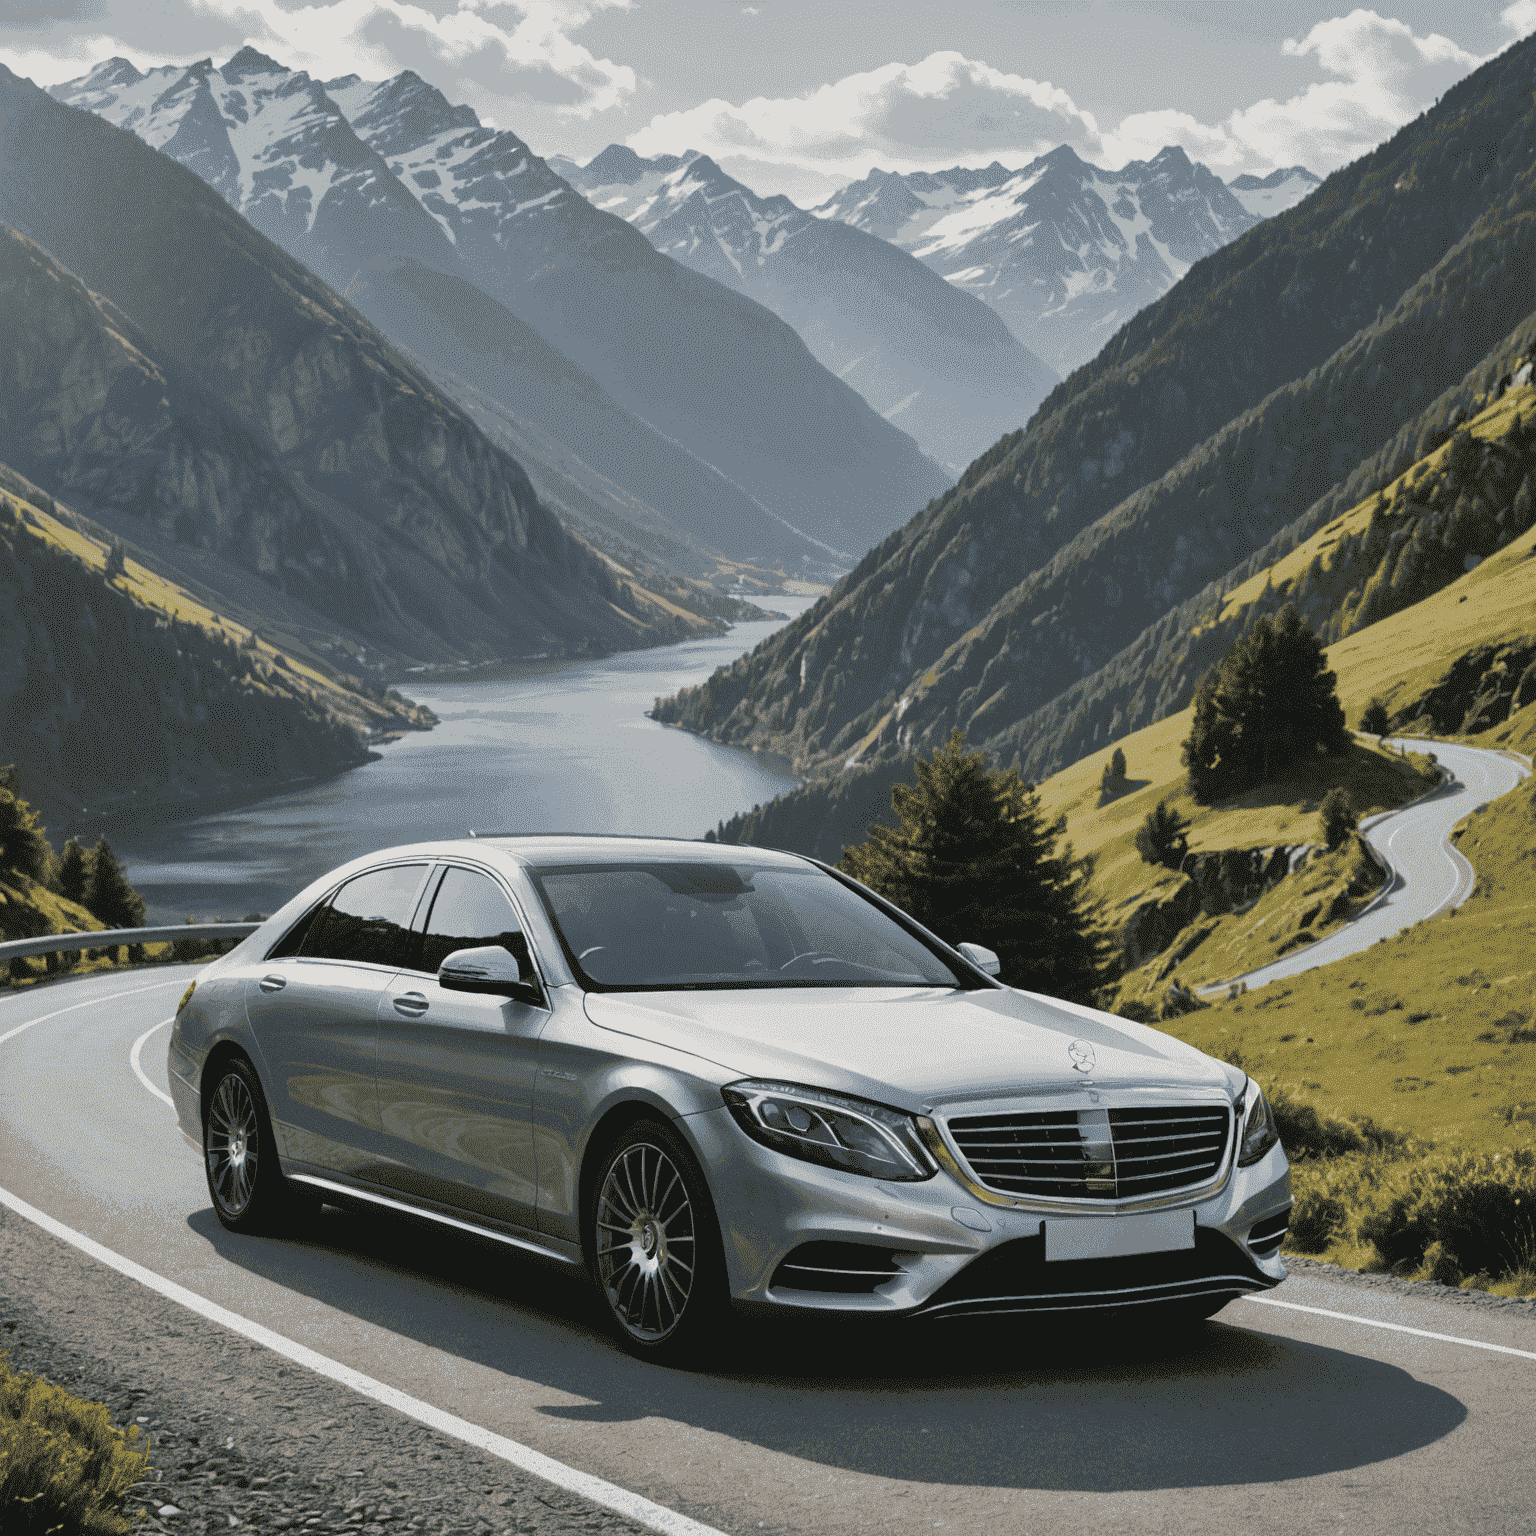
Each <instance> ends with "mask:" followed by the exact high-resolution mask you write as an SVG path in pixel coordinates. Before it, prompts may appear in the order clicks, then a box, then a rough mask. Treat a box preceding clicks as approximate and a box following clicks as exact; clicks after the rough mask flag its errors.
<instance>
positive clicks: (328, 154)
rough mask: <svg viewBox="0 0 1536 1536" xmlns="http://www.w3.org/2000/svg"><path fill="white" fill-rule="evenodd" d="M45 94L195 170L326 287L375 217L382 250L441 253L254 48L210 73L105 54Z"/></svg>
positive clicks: (340, 277) (312, 90)
mask: <svg viewBox="0 0 1536 1536" xmlns="http://www.w3.org/2000/svg"><path fill="white" fill-rule="evenodd" d="M52 94H53V95H54V96H55V97H57V98H58V99H59V100H60V101H63V102H66V103H68V104H69V105H70V106H75V107H82V108H84V109H85V110H87V111H90V112H94V113H96V114H97V115H98V116H100V117H104V118H106V119H107V121H108V122H111V123H115V124H116V125H117V126H118V127H120V128H126V129H128V130H129V131H130V132H132V133H134V134H136V135H137V136H138V137H139V138H141V139H143V140H144V141H145V142H146V143H148V144H150V145H152V146H153V147H154V148H156V149H158V150H160V151H162V152H163V153H164V154H167V155H169V156H170V157H171V158H172V159H173V160H179V161H180V162H181V163H182V164H183V165H186V166H187V167H188V168H189V169H191V170H193V171H195V172H197V174H198V175H199V176H201V177H202V178H203V180H204V181H206V182H208V183H209V185H210V186H212V187H213V188H214V189H215V190H216V191H217V192H219V194H220V195H221V196H222V197H223V198H224V199H225V200H226V201H227V202H229V203H230V204H232V205H233V206H234V207H235V208H237V209H238V210H239V211H240V212H241V213H243V214H244V215H245V217H246V218H248V219H249V220H250V221H251V223H252V224H254V225H255V226H256V227H257V228H258V229H260V230H262V232H263V233H264V234H267V235H269V236H271V237H272V238H273V239H275V240H277V241H278V243H279V244H283V245H286V246H288V247H289V248H291V249H294V250H295V251H296V253H302V255H303V259H305V260H306V261H308V262H309V263H310V265H311V266H313V267H314V268H315V269H316V270H317V271H319V272H320V273H321V275H322V276H324V277H327V278H329V279H330V280H332V281H339V282H340V283H342V284H344V283H345V281H346V280H347V278H348V277H350V275H351V273H352V271H353V270H355V268H356V266H357V264H358V260H359V259H361V258H362V256H364V255H366V254H371V252H372V250H374V249H377V245H378V236H379V220H380V218H381V217H385V218H387V219H392V221H393V227H392V228H391V231H390V243H391V248H394V249H399V250H403V251H406V252H409V253H410V254H414V255H417V256H420V257H422V258H423V259H426V260H431V261H436V260H440V259H441V258H442V251H441V247H440V240H441V237H440V236H438V235H437V234H435V233H434V232H433V231H432V230H431V228H430V226H429V225H428V224H427V223H426V221H425V220H424V219H423V217H422V215H421V212H420V210H419V209H417V208H416V207H415V205H414V203H413V202H412V200H411V199H410V198H409V197H407V196H406V195H405V194H404V189H402V188H399V187H397V186H395V185H393V178H392V177H391V176H389V174H388V173H387V171H386V169H385V167H384V164H383V162H382V160H380V158H379V157H378V155H377V154H375V153H374V152H373V151H372V150H370V149H369V148H368V146H367V145H366V144H364V143H363V142H362V140H361V139H359V138H358V136H357V135H356V134H355V133H354V132H353V131H352V128H351V126H350V124H349V123H348V122H347V119H346V117H345V116H344V115H343V113H342V111H341V109H340V108H339V107H338V106H337V105H336V103H335V102H334V101H333V100H332V99H331V98H330V96H328V95H327V93H326V91H325V88H324V87H323V86H322V85H320V84H319V82H318V81H315V80H313V79H311V78H310V76H309V75H307V74H306V73H304V72H303V71H302V70H290V69H285V68H284V67H283V66H282V65H281V64H279V63H278V62H277V61H276V60H274V59H271V58H268V57H267V55H266V54H264V53H259V52H258V51H257V50H256V49H254V48H242V49H241V50H240V51H239V52H238V53H236V54H235V55H234V56H233V57H232V58H231V59H230V60H229V61H228V62H227V63H225V64H224V65H222V66H221V67H215V66H214V63H213V61H212V60H211V59H202V60H200V61H199V62H198V63H196V64H193V65H191V66H190V67H189V68H186V69H183V68H181V67H179V66H176V65H167V66H165V67H162V68H159V69H151V70H148V71H146V72H143V73H141V72H140V71H139V70H137V69H135V68H134V67H133V65H132V64H130V63H129V62H128V61H127V60H126V59H108V60H106V61H105V62H104V63H102V64H98V65H97V66H96V68H95V69H93V70H92V71H91V72H90V73H89V74H88V75H86V76H84V77H83V78H81V79H79V80H72V81H69V82H67V83H66V84H63V85H57V86H55V87H53V91H52Z"/></svg>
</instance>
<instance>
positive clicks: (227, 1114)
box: [204, 1072, 261, 1217]
mask: <svg viewBox="0 0 1536 1536" xmlns="http://www.w3.org/2000/svg"><path fill="white" fill-rule="evenodd" d="M204 1143H205V1146H206V1148H207V1156H208V1185H209V1188H210V1189H211V1190H212V1191H213V1197H214V1199H215V1200H217V1201H218V1202H219V1205H220V1207H221V1208H222V1209H223V1210H224V1212H225V1213H226V1214H227V1215H229V1216H232V1217H238V1216H240V1215H242V1214H244V1212H245V1209H246V1207H247V1206H249V1205H250V1203H251V1196H252V1195H253V1194H254V1193H255V1190H256V1175H257V1169H258V1167H259V1165H260V1160H261V1124H260V1121H259V1120H258V1118H257V1114H256V1101H255V1099H254V1098H253V1097H252V1096H251V1090H250V1087H249V1085H248V1084H247V1083H246V1081H245V1079H244V1078H243V1077H241V1076H240V1074H239V1073H237V1072H226V1073H225V1074H224V1076H223V1077H222V1078H221V1079H220V1080H219V1086H218V1087H217V1088H216V1089H215V1090H214V1095H213V1103H212V1104H211V1105H210V1106H209V1109H208V1129H207V1131H206V1132H205V1133H204Z"/></svg>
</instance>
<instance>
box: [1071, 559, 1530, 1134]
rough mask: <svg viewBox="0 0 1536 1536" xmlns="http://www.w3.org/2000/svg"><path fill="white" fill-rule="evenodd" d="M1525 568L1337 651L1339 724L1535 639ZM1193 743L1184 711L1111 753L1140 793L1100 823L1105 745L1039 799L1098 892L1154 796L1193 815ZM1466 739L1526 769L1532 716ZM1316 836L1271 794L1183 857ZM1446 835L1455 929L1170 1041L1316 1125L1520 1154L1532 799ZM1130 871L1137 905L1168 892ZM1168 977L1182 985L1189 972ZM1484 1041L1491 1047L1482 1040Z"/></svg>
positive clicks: (1420, 609)
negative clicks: (1304, 1103) (1460, 866)
mask: <svg viewBox="0 0 1536 1536" xmlns="http://www.w3.org/2000/svg"><path fill="white" fill-rule="evenodd" d="M1306 558H1307V559H1308V560H1310V558H1311V555H1310V554H1308V555H1307V557H1306ZM1533 558H1536V529H1533V530H1532V531H1530V532H1528V533H1526V534H1524V535H1523V536H1521V537H1520V538H1519V539H1516V540H1514V541H1513V542H1512V543H1511V544H1509V545H1508V546H1507V547H1506V548H1505V549H1503V550H1501V551H1500V552H1499V553H1498V554H1497V555H1494V556H1492V557H1490V558H1489V559H1487V560H1485V561H1484V562H1483V563H1482V564H1481V565H1480V566H1478V567H1477V568H1476V569H1475V570H1473V571H1471V572H1469V573H1468V574H1467V575H1465V576H1463V577H1461V578H1460V579H1459V580H1457V581H1456V582H1454V583H1452V585H1450V586H1449V587H1447V588H1445V589H1444V590H1442V591H1440V592H1438V593H1436V594H1435V595H1434V596H1433V597H1430V598H1427V599H1426V600H1425V601H1423V602H1421V603H1419V604H1416V605H1415V606H1414V607H1413V608H1410V609H1407V610H1405V611H1404V612H1402V613H1399V614H1395V615H1393V616H1392V617H1391V618H1388V619H1384V620H1382V621H1381V622H1380V623H1378V624H1374V625H1372V626H1371V627H1370V628H1368V629H1364V630H1361V631H1359V632H1358V633H1356V634H1354V635H1350V636H1348V637H1347V638H1346V639H1344V640H1342V641H1340V642H1338V644H1336V645H1334V646H1332V647H1331V648H1330V649H1329V652H1328V657H1329V662H1330V664H1331V665H1332V666H1333V667H1334V669H1335V670H1336V671H1337V673H1338V676H1339V694H1340V698H1341V699H1342V701H1343V703H1344V706H1345V709H1346V712H1347V713H1348V715H1349V716H1350V717H1351V718H1357V717H1358V715H1359V712H1360V710H1361V708H1363V706H1364V705H1365V703H1366V702H1367V701H1368V700H1369V699H1370V698H1372V697H1373V696H1377V695H1379V696H1382V697H1384V698H1386V699H1388V700H1389V701H1391V700H1393V699H1397V700H1399V701H1403V700H1407V699H1409V698H1412V697H1414V696H1415V695H1416V694H1417V693H1419V692H1420V691H1421V690H1422V689H1423V688H1425V687H1427V686H1428V685H1429V684H1430V683H1432V682H1434V681H1435V680H1436V679H1437V678H1438V677H1439V676H1441V675H1442V674H1443V673H1444V672H1445V670H1446V669H1447V668H1448V667H1449V665H1450V664H1451V662H1452V661H1454V660H1455V658H1456V657H1457V656H1459V655H1461V654H1462V653H1463V652H1464V651H1466V650H1468V649H1470V648H1471V647H1473V646H1474V645H1478V644H1483V643H1488V642H1494V641H1499V640H1505V639H1513V638H1516V637H1518V636H1522V635H1529V634H1532V633H1536V601H1533V589H1532V584H1531V578H1532V575H1533V573H1536V566H1533V565H1532V563H1531V562H1532V560H1533ZM1303 568H1304V567H1303ZM1188 728H1189V716H1188V712H1187V711H1186V712H1184V713H1183V714H1181V715H1178V716H1173V717H1170V718H1169V719H1167V720H1163V721H1160V722H1159V723H1158V724H1157V725H1154V726H1151V727H1149V728H1148V729H1146V730H1144V731H1139V732H1137V733H1135V734H1134V735H1132V736H1128V737H1126V738H1125V739H1124V740H1123V741H1121V742H1119V743H1118V745H1119V746H1120V747H1121V748H1123V750H1124V751H1125V754H1126V758H1127V760H1128V765H1129V774H1130V778H1131V780H1132V782H1133V783H1134V782H1135V781H1137V780H1142V779H1145V780H1148V781H1149V782H1147V783H1146V784H1144V785H1142V786H1141V787H1139V788H1137V789H1136V790H1135V791H1134V792H1133V793H1132V794H1129V795H1127V796H1125V797H1124V798H1122V799H1121V800H1118V801H1115V802H1114V803H1112V804H1111V805H1109V806H1106V807H1103V808H1102V809H1101V808H1099V807H1098V806H1097V799H1098V783H1099V777H1100V775H1101V773H1102V772H1103V768H1104V764H1105V762H1106V761H1107V760H1108V757H1109V754H1110V752H1111V751H1112V750H1113V749H1112V747H1106V748H1105V749H1104V750H1103V751H1102V752H1099V753H1096V754H1095V755H1094V756H1093V757H1091V758H1089V759H1086V760H1085V761H1083V762H1080V763H1077V764H1075V765H1074V766H1073V767H1072V768H1070V769H1068V770H1066V771H1065V772H1063V773H1061V774H1058V775H1056V776H1055V777H1054V778H1052V779H1049V780H1047V781H1046V783H1045V784H1043V785H1042V786H1041V798H1042V801H1043V803H1044V805H1045V807H1046V809H1047V810H1048V811H1049V812H1050V813H1051V814H1053V815H1054V814H1065V815H1066V816H1067V818H1068V835H1069V836H1070V837H1071V838H1072V839H1073V841H1074V843H1075V844H1076V846H1077V848H1078V850H1079V851H1080V852H1095V853H1097V854H1098V855H1099V857H1100V865H1099V872H1098V874H1097V876H1096V883H1098V882H1101V881H1102V882H1103V885H1104V888H1105V889H1106V892H1107V893H1113V892H1115V891H1117V890H1120V889H1122V888H1124V887H1129V886H1132V885H1133V883H1134V881H1135V879H1136V878H1137V868H1136V866H1135V865H1134V864H1132V863H1131V861H1133V860H1135V854H1134V852H1129V853H1128V852H1127V849H1128V846H1129V838H1130V837H1131V836H1132V835H1134V831H1135V828H1136V825H1137V824H1138V822H1139V821H1140V819H1141V817H1142V816H1144V815H1145V813H1146V811H1147V810H1148V809H1150V808H1151V806H1152V805H1154V804H1156V802H1157V800H1158V799H1159V798H1169V799H1172V800H1173V801H1174V803H1175V804H1178V805H1180V806H1181V807H1189V806H1190V802H1189V801H1188V798H1187V793H1186V791H1185V787H1184V784H1183V774H1182V770H1181V768H1180V766H1179V761H1178V748H1179V743H1180V741H1181V740H1182V739H1183V736H1184V735H1185V734H1186V733H1187V731H1188ZM1468 740H1469V741H1471V742H1472V744H1474V745H1478V746H1484V747H1499V748H1503V749H1505V750H1514V751H1518V752H1523V753H1525V754H1527V755H1530V754H1531V753H1532V752H1533V751H1536V710H1531V709H1527V710H1523V711H1519V712H1517V713H1516V714H1515V715H1513V716H1512V717H1511V719H1510V720H1509V721H1508V722H1507V723H1506V724H1505V725H1503V726H1501V727H1500V728H1499V729H1498V730H1497V731H1494V732H1489V733H1488V734H1487V735H1484V736H1477V737H1470V738H1468ZM1308 798H1309V799H1310V798H1311V797H1310V796H1309V797H1308ZM1266 817H1267V818H1269V819H1268V820H1267V821H1265V820H1264V819H1263V818H1266ZM1315 825H1316V822H1315V818H1314V817H1313V816H1312V815H1310V814H1309V813H1307V812H1305V811H1304V810H1303V809H1302V805H1301V803H1298V802H1294V801H1287V800H1286V799H1285V797H1284V794H1283V793H1276V794H1274V795H1270V796H1266V803H1265V804H1264V805H1262V806H1244V807H1242V808H1241V809H1239V810H1237V811H1236V812H1235V813H1233V812H1231V811H1229V809H1228V808H1227V807H1224V806H1216V807H1211V808H1209V809H1207V810H1204V811H1202V812H1201V813H1200V815H1199V818H1198V820H1197V822H1196V826H1195V829H1194V835H1193V836H1192V838H1191V844H1192V846H1196V847H1211V846H1224V847H1242V846H1248V845H1250V844H1251V843H1253V842H1254V841H1256V840H1260V839H1256V838H1255V833H1259V832H1262V831H1264V830H1265V829H1266V828H1267V829H1268V831H1269V832H1271V833H1272V834H1280V839H1279V840H1302V839H1303V838H1306V837H1307V836H1309V835H1310V834H1311V833H1312V831H1313V828H1315ZM1458 838H1459V846H1460V847H1461V849H1462V850H1463V852H1464V853H1466V855H1467V857H1468V858H1469V859H1470V860H1471V861H1472V864H1473V867H1474V868H1475V869H1476V871H1477V876H1478V879H1477V885H1476V888H1475V889H1474V892H1473V895H1472V897H1471V899H1470V900H1469V901H1468V902H1467V904H1466V905H1465V906H1463V907H1462V908H1461V909H1460V910H1459V911H1458V912H1456V913H1455V914H1445V915H1443V916H1441V917H1438V918H1435V919H1432V920H1430V921H1429V922H1426V923H1421V924H1418V925H1417V926H1416V927H1414V928H1412V929H1410V930H1408V931H1407V932H1406V933H1404V934H1403V935H1401V936H1399V937H1398V938H1397V939H1396V940H1394V941H1392V942H1390V943H1385V944H1381V945H1378V946H1376V947H1375V948H1374V949H1372V950H1370V951H1368V952H1367V953H1366V954H1364V955H1359V956H1355V957H1352V958H1350V959H1347V960H1342V961H1339V962H1337V963H1336V964H1333V965H1329V966H1324V967H1320V968H1319V969H1318V970H1316V971H1312V972H1309V973H1307V974H1305V975H1303V976H1300V977H1297V978H1294V979H1293V980H1291V981H1288V982H1284V983H1277V984H1274V985H1272V986H1270V987H1267V988H1264V989H1262V990H1261V991H1257V992H1253V993H1250V994H1248V995H1247V996H1246V997H1243V998H1239V999H1235V1000H1223V1001H1221V1002H1219V1003H1218V1004H1216V1005H1215V1006H1214V1007H1213V1008H1211V1009H1209V1010H1208V1011H1204V1012H1201V1013H1198V1014H1192V1015H1189V1016H1186V1017H1184V1018H1181V1019H1177V1020H1174V1021H1172V1022H1171V1023H1170V1024H1169V1025H1168V1026H1166V1027H1168V1028H1170V1029H1171V1030H1173V1031H1174V1032H1175V1033H1177V1034H1179V1035H1180V1036H1182V1037H1183V1038H1185V1039H1187V1040H1189V1041H1190V1042H1191V1043H1193V1044H1195V1045H1198V1046H1199V1047H1200V1048H1201V1049H1203V1050H1209V1051H1212V1052H1214V1053H1215V1054H1217V1055H1224V1054H1226V1053H1227V1052H1229V1051H1230V1050H1233V1049H1238V1050H1240V1051H1241V1053H1242V1056H1243V1058H1244V1061H1245V1063H1246V1064H1247V1065H1248V1067H1249V1070H1250V1071H1253V1072H1254V1073H1255V1074H1256V1075H1258V1076H1259V1077H1261V1078H1268V1077H1278V1078H1279V1079H1280V1080H1281V1081H1284V1082H1287V1083H1291V1084H1293V1085H1295V1086H1297V1087H1298V1088H1299V1089H1300V1090H1301V1091H1302V1093H1303V1096H1304V1097H1306V1098H1307V1099H1309V1100H1311V1101H1312V1102H1314V1103H1316V1104H1317V1105H1318V1107H1319V1109H1320V1110H1323V1111H1326V1112H1328V1113H1333V1114H1341V1115H1342V1114H1369V1115H1373V1116H1375V1117H1376V1118H1377V1119H1378V1120H1381V1121H1383V1122H1386V1123H1389V1124H1394V1125H1396V1126H1398V1127H1399V1128H1401V1129H1403V1130H1407V1131H1412V1132H1414V1133H1415V1134H1417V1135H1420V1136H1423V1137H1426V1138H1429V1139H1431V1140H1434V1141H1441V1142H1449V1143H1455V1144H1458V1145H1465V1146H1468V1147H1471V1148H1474V1149H1486V1148H1493V1147H1498V1146H1505V1145H1510V1144H1515V1145H1526V1144H1531V1143H1532V1141H1533V1135H1536V1129H1533V1122H1536V1032H1533V1034H1532V1039H1531V1040H1529V1041H1528V1040H1525V1039H1523V1038H1514V1036H1515V1035H1516V1034H1517V1033H1519V1032H1522V1031H1524V1030H1525V1028H1526V1027H1527V1025H1529V1023H1530V1020H1531V1017H1532V1014H1533V1013H1536V971H1533V965H1536V960H1533V955H1536V880H1533V878H1532V877H1533V876H1536V869H1533V867H1532V866H1533V864H1536V791H1533V790H1532V789H1531V788H1530V787H1529V785H1527V786H1526V787H1523V788H1521V789H1518V790H1516V791H1514V792H1513V793H1512V794H1510V795H1507V796H1505V797H1504V798H1503V799H1502V800H1500V801H1498V802H1496V803H1495V804H1494V805H1492V806H1490V807H1489V808H1488V809H1487V810H1486V811H1485V812H1483V813H1482V814H1480V815H1478V816H1474V817H1471V818H1468V821H1467V822H1465V823H1463V826H1462V829H1460V830H1459V832H1458ZM1269 840H1270V841H1274V840H1276V838H1275V837H1274V836H1271V837H1270V839H1269ZM1139 868H1140V872H1141V873H1140V878H1141V879H1142V880H1143V881H1144V882H1145V884H1144V886H1143V887H1142V889H1144V890H1147V891H1151V890H1153V889H1155V888H1156V886H1157V885H1158V884H1159V883H1160V882H1161V881H1162V880H1163V879H1164V878H1171V877H1165V876H1163V875H1160V874H1158V873H1156V872H1154V871H1153V870H1151V869H1150V868H1149V867H1148V866H1146V865H1140V866H1139ZM1287 883H1289V882H1287ZM1276 899H1284V900H1290V899H1291V897H1290V895H1289V894H1288V893H1285V892H1284V886H1283V885H1282V886H1281V887H1278V888H1277V889H1276V892H1275V893H1272V896H1271V897H1267V898H1265V900H1266V901H1270V900H1276ZM1121 900H1122V901H1123V900H1124V898H1123V897H1122V898H1121ZM1262 906H1263V903H1261V904H1260V906H1259V907H1256V908H1254V909H1253V912H1252V913H1251V914H1249V916H1250V920H1252V919H1254V918H1256V917H1258V916H1260V915H1262V912H1261V908H1262ZM1224 921H1225V920H1224ZM1214 942H1215V941H1214V940H1211V941H1207V944H1206V945H1204V946H1202V950H1201V951H1200V952H1199V953H1204V952H1205V950H1207V949H1211V948H1212V946H1213V944H1214ZM1218 969H1221V968H1220V967H1218ZM1228 973H1229V974H1230V969H1228ZM1180 974H1181V978H1182V979H1183V980H1185V981H1186V982H1188V981H1193V980H1195V979H1196V978H1197V976H1198V971H1197V970H1196V969H1194V968H1193V966H1191V967H1186V968H1183V969H1181V972H1180ZM1522 1020H1523V1021H1524V1022H1523V1023H1522V1022H1521V1021H1522ZM1487 1034H1491V1035H1492V1037H1493V1038H1491V1039H1481V1038H1479V1036H1482V1035H1487Z"/></svg>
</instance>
